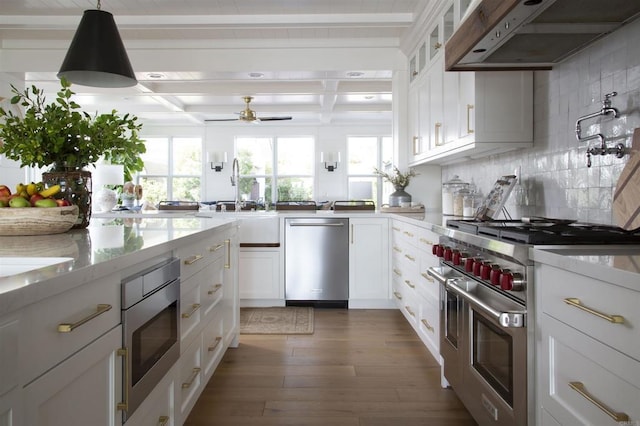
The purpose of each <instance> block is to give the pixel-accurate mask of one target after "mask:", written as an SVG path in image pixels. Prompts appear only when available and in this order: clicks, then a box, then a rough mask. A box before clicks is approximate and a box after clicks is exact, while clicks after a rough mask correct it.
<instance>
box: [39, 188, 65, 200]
mask: <svg viewBox="0 0 640 426" xmlns="http://www.w3.org/2000/svg"><path fill="white" fill-rule="evenodd" d="M60 189H61V188H60V185H53V186H50V187H49V188H47V189H45V190H42V191H40V195H42V196H43V197H44V198H49V197H52V196H54V195H56V194H57V193H58V192H60Z"/></svg>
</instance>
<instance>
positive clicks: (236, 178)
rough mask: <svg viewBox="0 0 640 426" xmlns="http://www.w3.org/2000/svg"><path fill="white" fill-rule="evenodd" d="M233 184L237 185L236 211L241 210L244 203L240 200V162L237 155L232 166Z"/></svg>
mask: <svg viewBox="0 0 640 426" xmlns="http://www.w3.org/2000/svg"><path fill="white" fill-rule="evenodd" d="M231 186H235V188H236V194H235V199H234V204H235V208H236V211H237V212H239V211H240V210H242V203H241V201H240V162H239V161H238V158H237V157H234V159H233V164H232V166H231Z"/></svg>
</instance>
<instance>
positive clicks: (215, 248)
mask: <svg viewBox="0 0 640 426" xmlns="http://www.w3.org/2000/svg"><path fill="white" fill-rule="evenodd" d="M222 247H224V244H217V245H215V246H211V247H209V251H211V252H213V251H218V250H220V249H221V248H222Z"/></svg>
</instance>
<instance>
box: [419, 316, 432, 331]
mask: <svg viewBox="0 0 640 426" xmlns="http://www.w3.org/2000/svg"><path fill="white" fill-rule="evenodd" d="M420 322H421V323H423V324H424V326H425V327H426V328H427V330H429V331H430V332H432V333H433V330H434V328H433V326H432V325H431V324H429V321H427V320H426V319H424V318H423V319H421V320H420Z"/></svg>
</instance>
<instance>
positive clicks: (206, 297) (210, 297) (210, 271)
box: [200, 259, 225, 321]
mask: <svg viewBox="0 0 640 426" xmlns="http://www.w3.org/2000/svg"><path fill="white" fill-rule="evenodd" d="M203 275H204V277H203V278H202V283H201V284H200V303H201V304H202V307H201V309H202V316H203V317H205V318H206V317H208V316H209V315H210V314H211V312H212V310H213V309H214V308H215V307H216V306H217V305H218V303H220V300H222V296H223V294H224V290H225V289H224V259H217V260H215V261H214V262H213V263H212V264H210V265H209V266H207V267H206V268H205V269H204V272H203ZM204 321H206V319H205V320H204Z"/></svg>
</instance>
